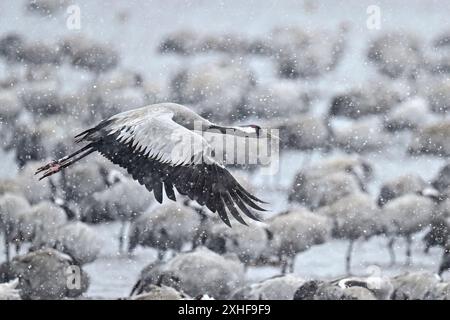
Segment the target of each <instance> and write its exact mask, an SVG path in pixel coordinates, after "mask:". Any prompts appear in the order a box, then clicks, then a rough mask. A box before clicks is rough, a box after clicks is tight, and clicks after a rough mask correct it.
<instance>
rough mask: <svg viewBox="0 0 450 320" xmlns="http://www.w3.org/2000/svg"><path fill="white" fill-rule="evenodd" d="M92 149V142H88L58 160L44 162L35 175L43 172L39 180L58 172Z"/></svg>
mask: <svg viewBox="0 0 450 320" xmlns="http://www.w3.org/2000/svg"><path fill="white" fill-rule="evenodd" d="M94 151H95V148H93V146H92V144H88V145H87V146H85V147H83V148H81V149H79V150H77V151H75V152H74V153H72V154H70V155H68V156H65V157H63V158H61V159H58V160H53V161H52V162H50V163H48V164H46V165H45V166H42V167H40V168H38V169H37V170H36V172H35V173H34V174H35V175H36V174H39V173H41V172H44V174H43V176H42V177H40V178H39V180H42V179H44V178H46V177H49V176H51V175H54V174H55V173H57V172H60V171H61V170H62V169H64V168H67V167H68V166H70V165H72V164H74V163H75V162H77V161H79V160H81V159H83V158H84V157H86V156H88V155H89V154H91V153H92V152H94Z"/></svg>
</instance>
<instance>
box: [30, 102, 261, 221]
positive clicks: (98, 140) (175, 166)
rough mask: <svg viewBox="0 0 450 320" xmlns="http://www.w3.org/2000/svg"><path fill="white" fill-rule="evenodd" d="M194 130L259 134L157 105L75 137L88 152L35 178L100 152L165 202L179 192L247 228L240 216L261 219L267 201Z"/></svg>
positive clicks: (175, 107) (43, 169)
mask: <svg viewBox="0 0 450 320" xmlns="http://www.w3.org/2000/svg"><path fill="white" fill-rule="evenodd" d="M194 123H195V125H196V127H195V128H194ZM197 126H200V128H197ZM194 129H197V130H198V129H200V130H202V131H203V130H208V129H217V130H219V132H221V133H231V134H239V133H241V134H249V133H250V132H251V131H253V133H256V134H257V135H258V133H259V127H256V126H253V127H249V128H233V127H222V126H218V125H215V124H213V123H211V122H209V121H208V120H206V119H204V118H202V117H200V116H199V115H197V114H196V113H195V112H193V111H191V110H190V109H188V108H186V107H184V106H182V105H179V104H174V103H161V104H154V105H149V106H145V107H142V108H139V109H135V110H130V111H126V112H123V113H119V114H117V115H114V116H112V117H110V118H109V119H107V120H104V121H102V122H100V123H99V124H98V125H97V126H95V127H93V128H91V129H88V130H86V131H84V132H82V133H80V134H79V135H77V136H76V138H77V142H88V144H87V145H86V146H85V147H83V148H81V149H80V150H78V151H76V152H75V153H73V154H71V155H69V156H66V157H64V158H61V159H59V160H56V161H53V162H51V163H49V164H48V165H46V166H43V167H41V168H40V169H38V171H37V172H36V173H39V172H44V175H43V176H42V177H41V179H42V178H45V177H48V176H50V175H52V174H54V173H56V172H59V171H60V170H61V169H63V168H65V167H68V166H70V165H71V164H73V163H74V162H76V161H78V160H80V159H82V158H84V157H85V156H87V155H89V154H90V153H92V152H94V151H97V152H99V153H100V154H102V155H103V156H104V157H106V158H107V159H109V160H111V161H112V162H113V163H115V164H117V165H119V166H121V167H123V168H125V169H126V170H127V171H128V173H129V174H130V175H131V176H132V177H133V179H134V180H137V181H138V182H139V183H140V184H142V185H144V186H145V187H146V188H147V189H148V190H149V191H153V194H154V196H155V198H156V200H157V201H158V202H160V203H162V201H163V189H164V190H165V193H166V196H167V197H168V198H169V199H171V200H174V201H175V200H176V196H175V192H174V188H175V189H176V190H177V191H178V192H179V193H180V194H182V195H185V196H188V197H189V198H190V199H192V200H196V201H197V202H198V203H199V204H201V205H204V206H206V207H207V208H209V209H210V210H211V211H212V212H217V213H218V214H219V216H220V218H221V219H222V220H223V222H225V223H226V224H227V225H229V226H231V224H230V221H229V219H228V215H227V210H228V212H229V213H231V215H232V216H233V217H234V218H235V219H236V220H238V221H239V222H240V223H242V224H246V222H245V221H244V219H243V218H242V217H241V212H243V213H244V214H245V215H247V216H248V217H250V218H252V219H254V220H258V218H257V217H256V216H255V215H254V214H253V213H252V211H251V210H252V209H256V210H259V211H264V209H262V208H261V207H260V206H259V205H257V204H256V203H255V202H260V203H263V201H261V200H259V199H258V198H256V197H255V196H253V195H252V194H250V193H249V192H248V191H246V190H245V189H244V188H243V187H242V186H241V185H240V184H239V183H238V182H237V181H236V179H234V177H233V176H232V175H231V174H230V173H229V172H228V170H227V169H226V168H225V167H223V166H222V165H221V164H219V163H218V162H216V161H215V160H214V159H213V157H212V148H211V146H210V145H209V144H208V143H207V141H206V140H205V139H204V138H203V137H202V135H201V134H198V133H196V132H195V131H193V130H194ZM227 130H231V131H227ZM192 150H193V152H192Z"/></svg>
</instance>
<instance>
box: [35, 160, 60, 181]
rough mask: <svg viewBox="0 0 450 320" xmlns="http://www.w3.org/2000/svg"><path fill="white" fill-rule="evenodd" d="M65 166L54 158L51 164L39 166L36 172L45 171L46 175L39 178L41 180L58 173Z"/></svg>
mask: <svg viewBox="0 0 450 320" xmlns="http://www.w3.org/2000/svg"><path fill="white" fill-rule="evenodd" d="M62 168H63V166H62V163H61V161H59V160H54V161H52V162H50V163H49V164H46V165H45V166H42V167H40V168H38V169H37V170H36V172H35V174H39V173H41V172H44V175H43V176H42V177H40V178H39V180H42V179H44V178H46V177H49V176H51V175H53V174H55V173H58V172H59V171H61V169H62Z"/></svg>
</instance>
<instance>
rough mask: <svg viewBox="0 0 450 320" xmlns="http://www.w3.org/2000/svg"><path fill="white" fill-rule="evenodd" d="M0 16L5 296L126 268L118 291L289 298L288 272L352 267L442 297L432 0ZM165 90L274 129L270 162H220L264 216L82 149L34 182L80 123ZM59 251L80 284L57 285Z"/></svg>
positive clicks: (442, 113) (58, 5) (93, 293)
mask: <svg viewBox="0 0 450 320" xmlns="http://www.w3.org/2000/svg"><path fill="white" fill-rule="evenodd" d="M0 12H1V13H2V15H1V18H0V143H1V144H0V159H1V166H0V226H1V227H2V230H1V231H0V238H2V239H6V241H5V242H8V244H7V245H6V246H7V247H8V248H9V250H6V248H5V250H2V251H1V252H0V263H3V264H2V265H1V266H0V282H6V281H8V280H11V279H12V278H15V277H17V276H19V278H20V283H19V286H18V287H19V288H21V290H22V293H21V294H22V297H25V298H61V297H66V296H69V297H73V296H79V295H80V294H83V296H84V297H96V298H118V297H126V296H128V295H129V293H130V292H131V290H132V288H133V286H134V284H135V283H136V282H137V281H138V279H141V281H139V282H138V283H137V284H136V286H135V287H134V293H145V292H147V293H148V292H153V293H155V292H156V291H155V290H156V289H155V287H152V285H156V286H157V287H158V288H159V289H158V290H162V289H161V288H164V290H166V291H164V292H163V293H161V295H163V294H166V295H167V296H166V297H172V298H174V297H178V296H177V294H178V295H179V292H184V293H185V294H187V295H189V296H191V297H193V296H197V295H202V294H208V295H209V296H213V297H215V298H230V297H234V298H252V297H253V298H260V297H263V298H264V297H266V298H267V297H278V298H279V297H282V298H286V299H292V297H293V293H294V292H295V290H296V289H297V288H298V287H300V285H302V284H303V283H304V281H306V280H311V279H321V280H324V281H328V280H331V279H335V278H337V277H341V276H348V275H349V274H350V273H351V274H353V275H357V276H361V277H368V276H369V278H370V277H374V276H375V277H379V278H380V279H388V278H389V277H393V276H398V277H399V278H392V279H391V280H392V281H391V280H386V281H389V282H392V283H393V288H394V289H395V290H394V293H396V296H395V294H394V296H395V297H397V298H399V297H400V298H405V295H406V296H407V297H409V298H411V296H408V294H411V292H410V291H411V290H410V291H408V290H409V289H408V290H406V289H405V292H407V293H404V292H401V289H398V287H401V286H406V287H407V288H409V287H408V285H411V283H417V282H420V281H423V282H424V283H425V284H424V286H425V287H426V290H425V289H423V292H419V293H417V292H414V294H415V296H413V297H416V298H425V297H428V298H430V297H432V298H438V297H442V296H445V295H446V297H449V294H450V287H449V285H448V284H447V283H446V282H445V281H446V280H447V281H448V279H450V275H449V274H450V272H445V270H444V269H445V268H444V267H445V263H442V261H444V262H445V261H448V264H450V255H449V254H448V250H449V249H450V248H449V243H448V240H447V239H448V233H449V226H448V223H449V222H448V215H449V213H450V200H448V199H447V197H448V195H450V188H449V187H450V162H448V156H449V155H450V140H449V139H448V138H449V137H450V119H449V117H448V111H449V110H450V80H449V75H450V22H449V19H448V13H449V12H450V1H437V0H436V1H425V0H423V1H419V0H416V1H407V2H406V1H368V0H367V1H361V0H346V1H331V0H330V1H314V0H283V1H256V0H254V1H252V0H249V1H241V0H239V1H237V0H230V1H210V0H189V1H181V0H173V1H162V0H154V1H115V2H114V1H87V0H86V1H70V0H35V1H33V0H31V1H30V0H25V1H1V2H0ZM378 18H379V20H378ZM164 101H171V102H177V103H181V104H185V105H187V106H190V107H192V108H193V109H194V110H195V111H197V112H198V113H200V114H202V115H203V116H205V117H207V118H209V119H211V120H214V121H217V122H219V123H224V124H227V123H240V124H243V123H256V124H260V125H261V126H263V127H270V128H279V129H280V130H281V132H280V137H281V145H282V150H281V154H280V159H281V164H280V170H279V172H278V173H277V174H276V175H273V176H269V177H267V176H264V175H261V174H260V172H259V170H258V169H254V168H252V169H251V170H239V169H233V172H234V174H235V175H236V176H237V177H238V178H239V180H240V181H241V182H242V183H243V184H244V185H245V186H247V187H248V188H249V189H250V190H253V192H254V193H255V194H256V195H258V196H259V197H260V198H262V199H264V200H266V201H268V202H269V203H270V205H269V209H270V210H269V212H268V213H266V214H265V215H264V216H263V218H264V219H265V223H261V224H252V225H251V226H250V227H249V228H245V227H242V226H240V225H237V223H234V225H233V229H227V228H226V227H225V226H223V225H222V224H221V222H219V221H217V220H216V219H215V218H214V217H211V216H210V215H209V214H208V213H207V212H203V211H201V210H199V208H193V207H192V205H189V206H187V205H186V204H185V203H182V202H180V203H177V204H176V205H175V204H169V203H167V204H165V205H162V206H160V205H157V204H156V203H155V201H154V200H153V195H152V194H147V193H146V191H145V189H144V188H142V187H140V186H139V185H138V184H137V183H135V182H134V181H132V180H131V179H130V178H129V177H128V176H127V175H126V174H124V173H123V172H122V171H120V170H119V169H118V168H117V167H115V166H113V165H112V164H110V163H109V162H107V161H106V160H103V159H102V158H101V157H100V156H94V157H91V159H89V160H84V161H83V162H82V163H80V164H79V165H77V166H74V167H71V168H70V169H68V170H67V171H66V172H65V173H64V174H61V175H59V176H55V177H52V179H51V180H48V181H41V182H38V181H37V179H36V178H35V177H34V175H33V173H34V171H35V169H36V168H37V167H38V166H40V165H42V164H43V163H44V162H45V161H46V160H48V159H53V158H58V157H60V156H62V155H63V154H66V153H67V152H68V151H71V150H73V149H74V142H73V137H74V135H75V134H77V133H79V132H81V131H82V130H83V129H85V128H87V127H89V126H92V125H94V124H96V123H97V122H99V121H100V120H102V119H104V118H106V117H108V116H110V115H113V114H115V113H117V112H120V111H123V110H129V109H133V108H136V107H139V106H143V105H146V104H152V103H157V102H164ZM5 235H6V237H5ZM119 238H120V239H119ZM120 243H121V246H122V249H120ZM192 247H197V249H195V251H193V252H191V250H192ZM203 247H207V248H208V249H205V248H203ZM48 248H52V250H56V251H52V250H50V249H48ZM446 248H447V251H445V250H446ZM208 250H211V251H208ZM7 251H9V254H8V255H9V256H10V258H11V259H12V262H11V263H10V264H9V267H8V264H7V263H6V262H5V261H6V259H7V257H6V252H7ZM29 252H30V253H29ZM180 252H186V253H181V254H180ZM213 252H216V253H217V254H219V255H221V257H219V256H217V255H216V253H213ZM445 252H447V254H446V253H445ZM350 256H351V260H350ZM408 256H409V258H408ZM446 259H447V260H446ZM70 265H78V266H81V267H82V270H83V277H82V278H83V279H82V281H81V282H82V287H81V288H80V289H77V290H69V289H67V286H66V279H67V274H66V269H67V267H68V266H70ZM30 266H33V267H32V268H30ZM144 267H145V269H144V270H143V268H144ZM440 268H441V269H442V270H441V271H442V279H443V281H444V282H439V281H440V280H438V279H437V278H436V277H435V275H434V273H437V272H438V271H439V269H440ZM30 270H31V271H30ZM141 270H142V273H141ZM281 272H285V273H287V274H288V275H287V276H284V277H281V278H274V279H275V280H274V279H270V280H266V279H269V278H271V277H273V276H276V275H279V274H280V273H281ZM405 272H413V274H407V275H405ZM402 277H403V278H402ZM365 279H367V278H365ZM260 281H263V282H261V283H258V282H260ZM277 281H278V282H277ZM254 283H258V284H254ZM405 283H406V284H405ZM252 284H253V285H252ZM162 285H164V286H162ZM165 285H167V286H169V287H172V288H173V291H170V290H167V288H166V287H165ZM161 286H162V287H161ZM0 288H1V287H0ZM280 288H281V289H280ZM397 289H398V290H397ZM175 290H177V291H175ZM277 290H281V292H278V291H277ZM399 290H400V291H399ZM0 291H1V290H0ZM158 292H159V291H158ZM158 292H157V293H155V295H157V294H159V293H158ZM346 294H348V295H350V296H351V295H354V296H355V297H361V294H362V293H360V292H356V293H355V292H351V293H346ZM367 294H369V293H367ZM370 294H372V293H370ZM402 294H403V295H402ZM365 297H371V296H370V295H367V296H365ZM375 297H377V298H379V296H376V295H375ZM0 298H1V294H0Z"/></svg>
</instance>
